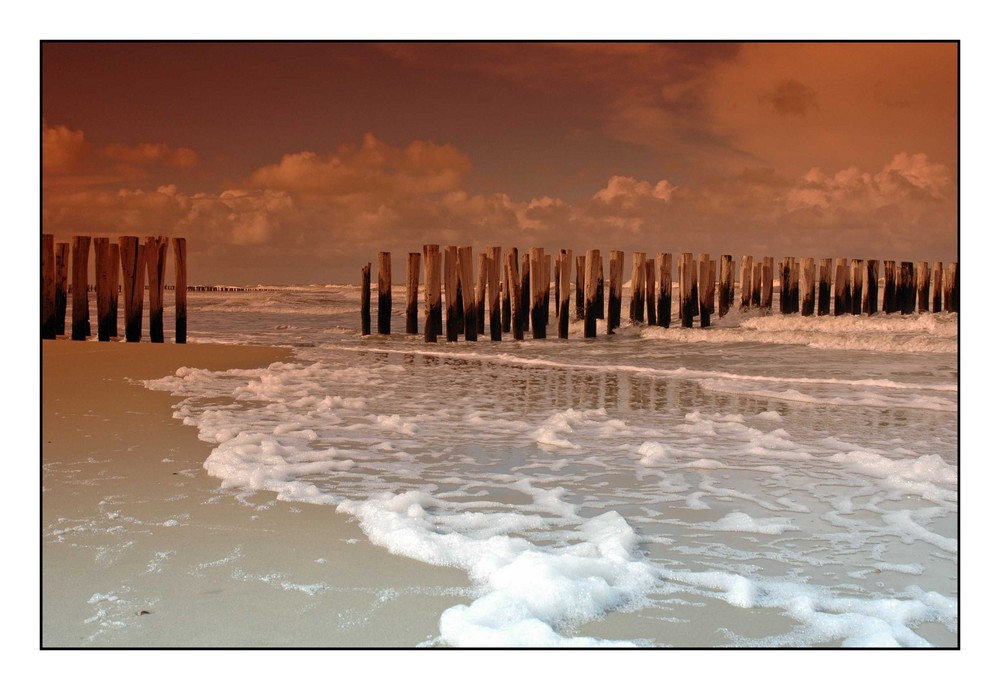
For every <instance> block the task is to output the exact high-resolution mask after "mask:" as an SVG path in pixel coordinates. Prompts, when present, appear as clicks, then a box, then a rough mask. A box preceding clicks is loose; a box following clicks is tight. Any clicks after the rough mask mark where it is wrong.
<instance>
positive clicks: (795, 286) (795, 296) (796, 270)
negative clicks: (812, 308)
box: [791, 259, 802, 314]
mask: <svg viewBox="0 0 1000 690" xmlns="http://www.w3.org/2000/svg"><path fill="white" fill-rule="evenodd" d="M801 270H802V269H801V266H799V261H798V259H795V260H794V261H793V262H792V291H791V296H792V313H793V314H795V313H797V312H798V311H799V275H800V272H801Z"/></svg>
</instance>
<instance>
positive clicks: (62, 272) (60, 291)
mask: <svg viewBox="0 0 1000 690" xmlns="http://www.w3.org/2000/svg"><path fill="white" fill-rule="evenodd" d="M55 259H56V278H55V280H56V303H55V309H56V311H55V327H56V335H65V334H66V287H67V283H68V280H67V278H68V275H69V242H58V243H57V244H56V257H55ZM938 292H940V290H938ZM939 301H940V300H939Z"/></svg>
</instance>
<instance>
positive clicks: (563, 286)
mask: <svg viewBox="0 0 1000 690" xmlns="http://www.w3.org/2000/svg"><path fill="white" fill-rule="evenodd" d="M559 264H560V265H559V268H558V270H557V271H556V275H558V276H559V337H560V338H569V279H570V277H571V275H572V273H573V251H572V250H566V249H563V250H562V251H561V252H560V253H559Z"/></svg>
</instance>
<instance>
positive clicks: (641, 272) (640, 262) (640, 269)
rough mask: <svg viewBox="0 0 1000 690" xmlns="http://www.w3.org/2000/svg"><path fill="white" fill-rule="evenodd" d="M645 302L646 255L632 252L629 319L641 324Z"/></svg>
mask: <svg viewBox="0 0 1000 690" xmlns="http://www.w3.org/2000/svg"><path fill="white" fill-rule="evenodd" d="M645 302H646V254H645V253H644V252H632V299H631V302H630V303H629V310H628V316H629V319H630V320H632V321H635V322H638V323H642V322H643V321H644V320H645V319H644V315H645Z"/></svg>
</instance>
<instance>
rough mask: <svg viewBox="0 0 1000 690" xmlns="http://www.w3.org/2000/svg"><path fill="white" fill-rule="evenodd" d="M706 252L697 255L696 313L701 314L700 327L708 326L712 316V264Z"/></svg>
mask: <svg viewBox="0 0 1000 690" xmlns="http://www.w3.org/2000/svg"><path fill="white" fill-rule="evenodd" d="M711 261H712V260H711V258H709V256H708V254H699V255H698V269H699V270H698V278H699V282H700V290H699V294H698V297H699V300H698V313H699V314H700V315H701V327H702V328H708V327H709V326H710V325H712V324H711V318H712V289H711V286H712V265H711Z"/></svg>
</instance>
